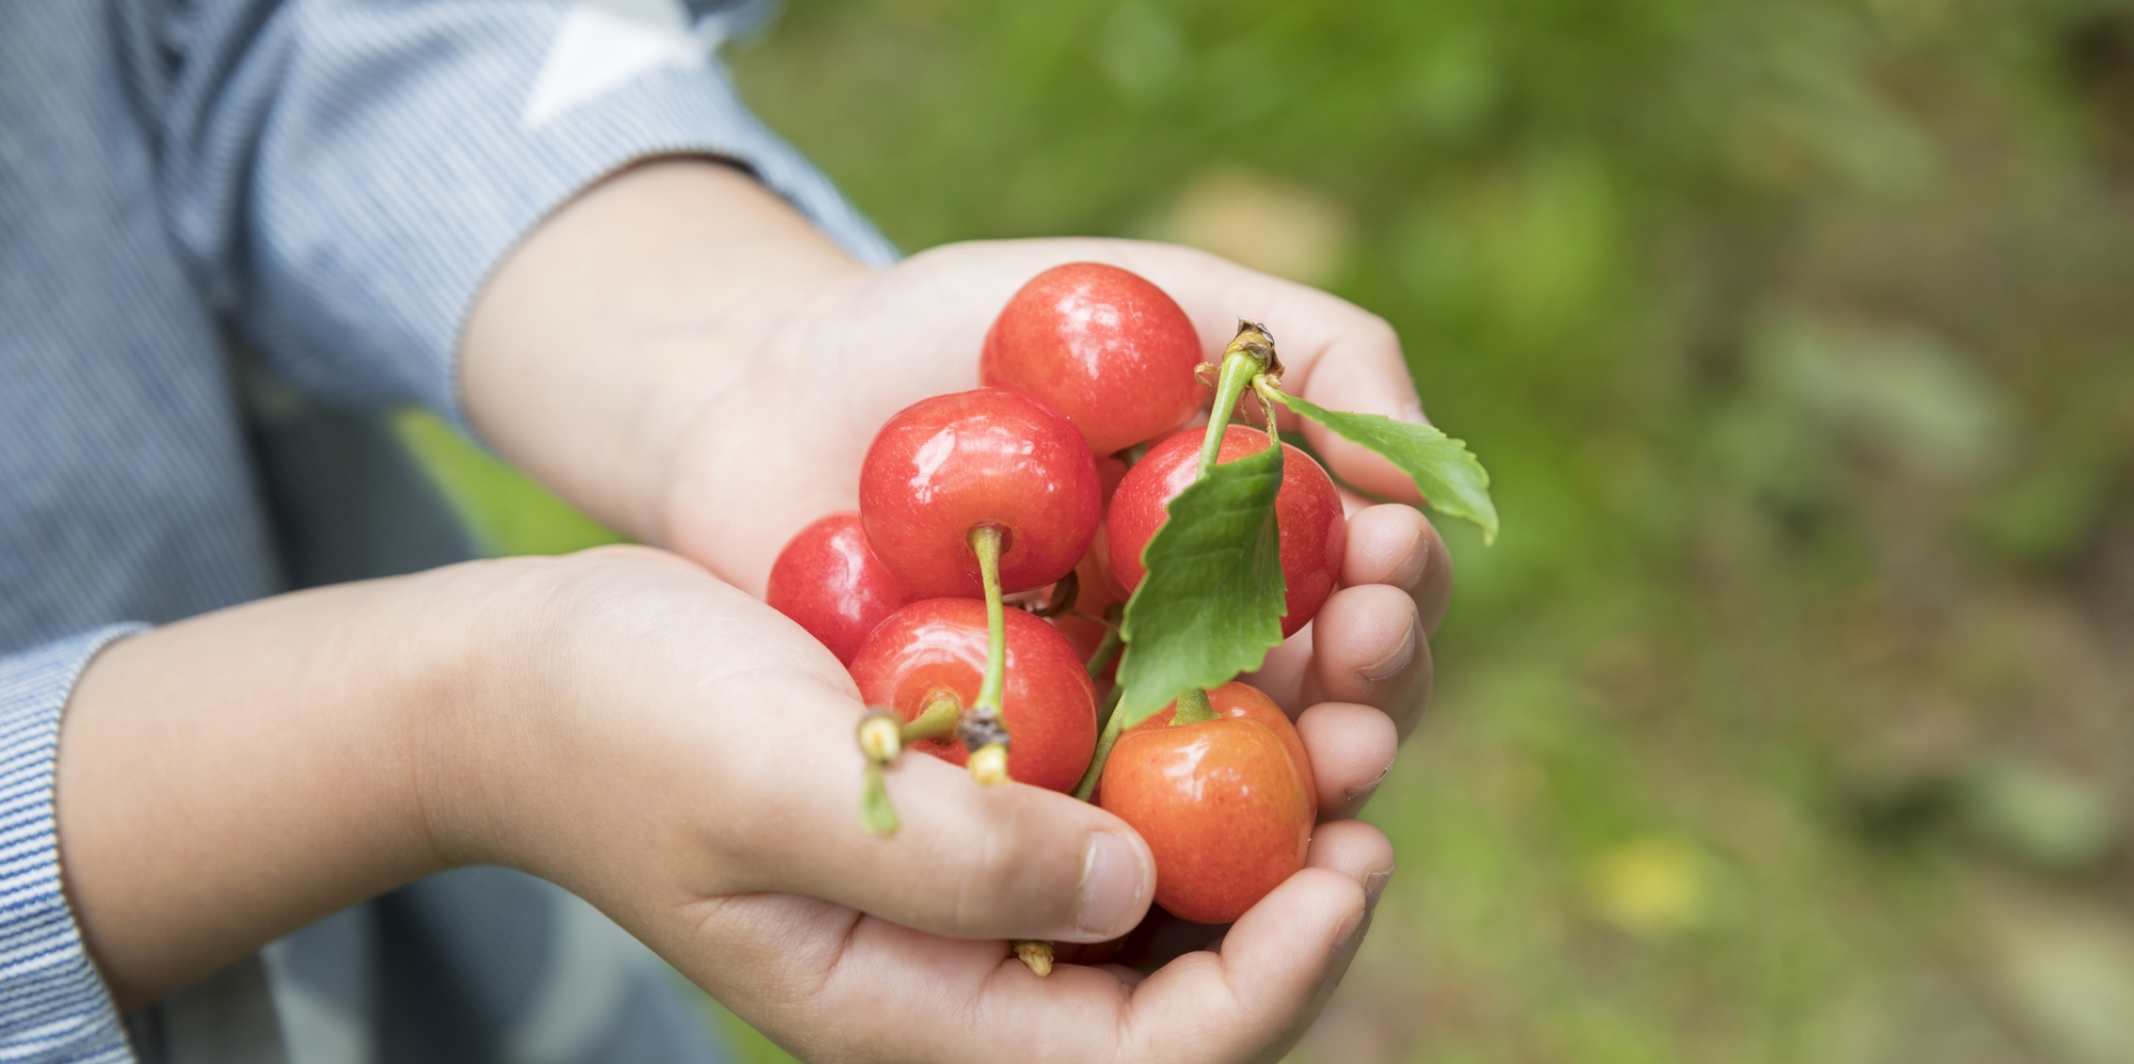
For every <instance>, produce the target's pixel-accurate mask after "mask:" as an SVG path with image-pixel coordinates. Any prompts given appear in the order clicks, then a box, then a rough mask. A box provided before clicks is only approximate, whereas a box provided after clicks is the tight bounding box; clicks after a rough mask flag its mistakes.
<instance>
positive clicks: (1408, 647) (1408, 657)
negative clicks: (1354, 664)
mask: <svg viewBox="0 0 2134 1064" xmlns="http://www.w3.org/2000/svg"><path fill="white" fill-rule="evenodd" d="M1414 660H1415V626H1414V625H1412V624H1411V625H1409V626H1408V630H1407V632H1406V634H1404V635H1403V636H1402V637H1401V641H1400V645H1399V646H1397V647H1394V648H1393V650H1392V652H1391V653H1388V654H1387V655H1386V656H1385V657H1382V658H1380V659H1378V660H1377V661H1375V662H1372V663H1371V664H1369V665H1366V666H1364V667H1363V668H1360V669H1357V670H1356V675H1358V676H1361V677H1363V678H1364V679H1366V680H1368V681H1370V682H1372V683H1377V682H1379V681H1380V680H1383V679H1386V678H1387V677H1389V676H1392V675H1393V674H1394V673H1396V672H1399V671H1400V670H1402V669H1405V668H1407V667H1408V663H1409V662H1411V661H1414Z"/></svg>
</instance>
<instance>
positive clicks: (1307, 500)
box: [1105, 425, 1349, 637]
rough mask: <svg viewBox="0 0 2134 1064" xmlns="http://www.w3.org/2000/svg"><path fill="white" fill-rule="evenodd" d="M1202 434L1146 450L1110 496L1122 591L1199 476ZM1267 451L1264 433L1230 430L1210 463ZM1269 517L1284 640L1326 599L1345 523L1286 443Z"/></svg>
mask: <svg viewBox="0 0 2134 1064" xmlns="http://www.w3.org/2000/svg"><path fill="white" fill-rule="evenodd" d="M1207 434H1208V430H1207V429H1205V428H1198V429H1187V430H1185V431H1184V432H1180V433H1176V434H1174V435H1172V436H1170V437H1168V438H1166V439H1164V440H1163V441H1162V442H1161V443H1158V444H1157V445H1156V446H1154V447H1151V448H1149V453H1148V454H1147V455H1146V456H1145V457H1143V458H1142V459H1141V461H1140V462H1138V463H1136V464H1135V465H1134V468H1133V469H1132V470H1131V471H1130V472H1128V473H1127V474H1126V479H1125V480H1124V481H1122V482H1121V483H1120V484H1119V490H1118V491H1117V492H1116V493H1114V494H1113V495H1112V500H1111V513H1110V514H1109V515H1108V516H1107V520H1106V521H1105V525H1106V535H1107V537H1108V538H1109V544H1108V545H1109V546H1110V548H1111V567H1112V573H1113V574H1114V575H1115V576H1116V577H1117V578H1118V580H1119V583H1120V584H1122V585H1123V586H1125V587H1126V588H1127V589H1128V590H1132V589H1133V588H1136V587H1139V586H1141V577H1142V576H1143V575H1144V574H1145V573H1146V572H1147V570H1146V569H1144V568H1142V565H1141V552H1142V550H1143V549H1145V548H1146V547H1147V546H1148V542H1149V540H1150V539H1151V538H1152V537H1154V536H1155V535H1156V529H1158V528H1160V527H1162V525H1163V522H1164V521H1165V520H1166V519H1168V517H1169V516H1170V515H1169V514H1167V513H1165V512H1164V507H1166V506H1169V505H1170V503H1171V500H1172V499H1174V498H1177V497H1178V493H1179V492H1182V491H1184V490H1186V487H1187V485H1190V484H1192V483H1193V481H1194V479H1195V478H1197V477H1198V476H1199V473H1200V441H1201V440H1202V439H1203V438H1205V437H1206V436H1207ZM1266 449H1267V434H1266V433H1264V432H1261V431H1259V430H1258V429H1248V428H1245V427H1243V426H1240V425H1232V426H1230V427H1229V428H1228V429H1226V430H1225V431H1224V432H1223V446H1222V452H1221V454H1220V455H1219V456H1218V458H1217V460H1218V461H1223V462H1228V461H1231V460H1233V459H1237V458H1242V457H1244V456H1246V455H1248V454H1257V453H1259V452H1260V451H1264V450H1266ZM1274 516H1275V527H1276V528H1277V529H1279V530H1280V532H1281V537H1282V579H1283V580H1285V581H1287V582H1288V587H1289V594H1288V597H1287V600H1286V601H1285V603H1284V605H1285V607H1286V609H1285V611H1284V612H1283V615H1282V634H1283V635H1284V636H1285V637H1286V636H1291V635H1295V634H1296V632H1297V629H1299V628H1302V627H1304V625H1305V623H1306V622H1308V621H1310V620H1311V619H1312V615H1313V614H1316V613H1318V612H1319V607H1320V606H1321V605H1322V604H1324V603H1325V602H1326V596H1328V595H1330V594H1332V593H1333V591H1334V581H1335V580H1337V579H1339V578H1340V575H1341V558H1342V555H1343V554H1344V553H1346V552H1347V550H1348V544H1349V526H1348V521H1347V520H1346V519H1345V518H1344V517H1343V516H1342V513H1341V495H1340V493H1339V492H1336V491H1335V490H1334V481H1333V478H1331V477H1328V476H1327V475H1326V470H1324V469H1321V468H1319V463H1317V462H1314V461H1312V456H1311V455H1308V454H1305V453H1304V452H1303V451H1300V450H1298V449H1296V448H1295V447H1291V446H1290V445H1288V444H1286V443H1285V444H1283V445H1282V490H1281V493H1280V494H1277V495H1276V496H1275V500H1274Z"/></svg>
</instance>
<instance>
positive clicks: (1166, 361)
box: [978, 262, 1208, 454]
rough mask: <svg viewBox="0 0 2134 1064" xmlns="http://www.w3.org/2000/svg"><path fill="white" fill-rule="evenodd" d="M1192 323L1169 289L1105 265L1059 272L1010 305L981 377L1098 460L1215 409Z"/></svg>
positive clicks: (996, 327)
mask: <svg viewBox="0 0 2134 1064" xmlns="http://www.w3.org/2000/svg"><path fill="white" fill-rule="evenodd" d="M1204 357H1205V356H1204V355H1203V354H1202V352H1201V348H1200V335H1199V334H1198V333H1196V332H1194V331H1193V322H1192V320H1191V319H1189V318H1187V317H1186V312H1185V311H1183V310H1181V309H1179V306H1178V304H1177V302H1176V301H1174V300H1172V299H1171V297H1170V296H1168V295H1165V294H1164V291H1163V289H1161V288H1158V287H1156V286H1155V285H1153V284H1150V283H1149V282H1148V281H1146V280H1144V279H1143V278H1142V277H1141V276H1140V275H1138V274H1134V273H1131V272H1129V271H1126V270H1122V269H1120V268H1118V267H1117V266H1106V265H1104V264H1103V263H1098V262H1071V263H1068V264H1067V265H1065V266H1055V267H1053V268H1052V269H1049V270H1046V271H1045V272H1043V273H1041V274H1038V275H1037V276H1036V277H1033V278H1031V279H1030V283H1029V284H1026V285H1024V286H1022V288H1021V289H1020V290H1018V291H1017V292H1016V293H1015V294H1014V295H1013V296H1011V297H1009V299H1008V305H1007V306H1005V307H1002V308H1001V311H1000V316H999V317H998V318H995V319H993V327H992V328H991V329H988V330H987V331H986V337H985V351H984V353H983V354H982V355H981V356H980V357H979V361H978V376H979V379H980V380H981V381H983V382H985V383H986V384H989V385H993V386H996V387H1001V388H1014V389H1016V390H1018V391H1024V392H1028V393H1030V394H1031V395H1035V396H1037V397H1038V398H1040V399H1043V400H1044V401H1045V402H1047V403H1050V404H1051V405H1052V407H1053V408H1054V409H1056V410H1058V411H1059V412H1060V413H1062V414H1065V415H1067V417H1068V419H1069V420H1071V421H1073V422H1074V424H1075V427H1076V428H1079V429H1081V430H1082V435H1083V436H1085V437H1087V438H1088V440H1089V446H1090V448H1091V449H1092V450H1094V451H1096V452H1097V453H1098V454H1111V453H1112V452H1114V451H1117V450H1120V449H1121V448H1124V447H1130V446H1132V445H1134V444H1136V443H1140V442H1141V441H1142V440H1145V439H1149V438H1150V437H1152V436H1156V435H1158V434H1160V433H1163V432H1166V431H1168V430H1170V429H1173V428H1176V427H1177V426H1178V423H1179V422H1181V421H1184V420H1185V419H1187V418H1189V417H1191V416H1193V412H1194V411H1195V410H1197V409H1199V408H1200V407H1201V406H1203V405H1205V404H1206V403H1207V401H1208V389H1207V388H1206V387H1205V386H1203V385H1202V384H1201V383H1200V381H1199V379H1198V378H1196V377H1195V376H1194V374H1195V371H1196V370H1197V368H1198V367H1199V366H1200V363H1201V361H1202V359H1203V358H1204Z"/></svg>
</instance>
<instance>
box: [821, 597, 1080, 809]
mask: <svg viewBox="0 0 2134 1064" xmlns="http://www.w3.org/2000/svg"><path fill="white" fill-rule="evenodd" d="M1007 633H1008V657H1007V683H1006V686H1005V687H1004V688H1003V689H1002V691H1001V704H1000V718H1001V723H1003V724H1005V725H1007V728H1008V734H1009V735H1010V736H1011V739H1010V741H1009V743H1008V775H1009V776H1011V777H1013V778H1014V779H1015V781H1016V782H1018V783H1028V784H1030V785H1032V786H1036V787H1043V788H1045V789H1047V790H1053V791H1062V792H1065V791H1070V790H1073V789H1074V785H1075V784H1076V783H1077V782H1079V781H1080V780H1081V778H1082V772H1083V770H1084V769H1087V768H1088V767H1089V758H1090V755H1092V754H1094V753H1096V749H1097V701H1096V691H1095V689H1094V688H1093V687H1092V686H1091V685H1090V682H1089V672H1088V670H1087V669H1085V668H1084V667H1083V665H1082V659H1080V658H1078V657H1076V656H1075V654H1074V648H1073V647H1071V646H1068V645H1067V640H1066V638H1065V637H1063V636H1061V635H1060V634H1059V633H1058V632H1055V631H1053V630H1052V626H1050V625H1048V624H1046V623H1045V622H1044V621H1041V620H1039V619H1037V618H1036V617H1032V616H1031V615H1029V614H1027V613H1024V612H1023V611H1021V610H1014V609H1011V610H1009V611H1007ZM985 659H986V623H985V603H983V602H979V601H977V600H976V599H925V600H922V601H919V602H914V603H912V604H911V605H909V606H906V607H904V608H903V609H900V610H898V611H897V612H895V613H892V614H890V615H889V617H888V619H886V620H884V621H883V622H882V623H881V624H879V625H876V626H875V629H874V631H873V632H871V633H869V634H868V636H867V640H866V642H864V643H862V644H861V645H860V649H859V653H858V654H857V655H854V657H853V659H852V667H851V671H852V680H853V682H854V683H857V684H858V685H859V689H860V697H861V699H863V700H864V701H865V702H866V703H867V704H868V705H870V706H881V707H886V708H889V709H891V710H893V711H895V712H897V713H899V714H901V715H902V716H903V717H904V719H905V720H911V719H913V718H914V717H917V716H918V715H919V714H920V713H921V712H923V711H924V710H925V709H926V706H927V704H928V703H929V702H932V701H933V699H934V697H935V696H936V695H937V694H938V693H940V692H944V691H945V692H947V693H950V694H953V695H955V696H956V698H957V699H959V700H960V701H961V702H962V703H963V704H964V705H966V706H968V705H971V704H972V703H974V702H976V701H977V700H978V685H979V683H980V681H981V680H982V679H983V678H984V676H985ZM912 746H913V747H914V748H915V749H918V750H922V751H925V752H926V753H929V754H932V755H934V756H935V757H938V758H940V759H942V760H943V761H950V762H954V763H955V764H958V765H961V764H963V763H964V761H965V759H966V758H967V756H968V755H967V754H965V752H964V749H963V747H962V745H960V744H959V743H957V741H956V739H955V737H954V736H950V737H947V738H943V739H924V740H920V741H918V742H916V743H913V744H912Z"/></svg>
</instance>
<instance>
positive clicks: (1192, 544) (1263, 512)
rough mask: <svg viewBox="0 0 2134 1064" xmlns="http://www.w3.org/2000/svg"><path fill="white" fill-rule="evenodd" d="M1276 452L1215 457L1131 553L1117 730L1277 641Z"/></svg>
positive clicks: (1225, 676) (1258, 656) (1252, 659)
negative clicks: (1133, 571) (1132, 579)
mask: <svg viewBox="0 0 2134 1064" xmlns="http://www.w3.org/2000/svg"><path fill="white" fill-rule="evenodd" d="M1281 490H1282V449H1281V448H1280V447H1269V448H1267V449H1265V450H1263V451H1261V452H1259V453H1258V454H1251V455H1246V456H1245V457H1243V458H1239V459H1237V460H1235V461H1230V462H1224V463H1222V464H1220V465H1217V466H1216V467H1215V468H1213V469H1211V470H1209V471H1208V475H1207V476H1205V477H1202V478H1201V479H1200V480H1199V481H1197V482H1195V483H1194V484H1192V485H1191V486H1190V487H1188V488H1186V490H1184V491H1182V492H1179V493H1178V497H1177V498H1175V499H1172V500H1171V505H1170V507H1169V513H1170V519H1169V520H1167V521H1165V522H1164V524H1163V527H1162V528H1159V529H1157V530H1156V534H1155V536H1153V537H1151V538H1150V539H1149V543H1148V546H1147V547H1146V548H1144V549H1143V550H1142V552H1141V559H1142V562H1143V563H1144V564H1145V565H1146V566H1147V567H1148V575H1147V576H1145V577H1143V578H1142V580H1141V586H1140V587H1138V588H1136V589H1135V590H1134V597H1133V598H1131V599H1129V600H1128V601H1127V603H1126V617H1125V620H1124V621H1123V622H1122V623H1121V625H1120V634H1121V635H1122V636H1123V637H1124V638H1125V639H1126V656H1125V657H1124V658H1122V659H1120V662H1119V684H1120V686H1121V687H1122V688H1123V689H1124V690H1125V692H1126V694H1125V695H1124V696H1123V697H1122V698H1121V699H1120V701H1119V709H1118V711H1117V712H1119V713H1121V714H1123V715H1124V717H1125V725H1124V726H1126V727H1132V726H1133V725H1135V724H1138V723H1140V722H1141V721H1143V720H1145V719H1147V718H1148V716H1149V715H1150V714H1152V713H1154V712H1156V711H1157V710H1159V709H1162V708H1163V707H1164V706H1165V705H1168V704H1169V703H1170V701H1171V700H1172V699H1174V698H1177V697H1178V696H1179V695H1180V694H1183V693H1185V692H1186V691H1187V690H1189V689H1191V688H1195V687H1214V686H1216V685H1218V684H1223V683H1227V682H1229V681H1230V680H1231V679H1232V678H1234V677H1235V676H1237V674H1238V673H1241V672H1249V671H1251V670H1253V669H1257V668H1259V667H1260V662H1261V661H1262V660H1264V659H1265V658H1266V657H1267V650H1268V648H1269V647H1272V646H1274V645H1275V644H1277V643H1280V642H1281V641H1282V611H1283V609H1284V603H1283V595H1284V588H1283V586H1282V544H1281V539H1280V537H1279V536H1278V535H1277V533H1276V531H1275V519H1274V499H1275V494H1276V493H1277V492H1279V491H1281Z"/></svg>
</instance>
